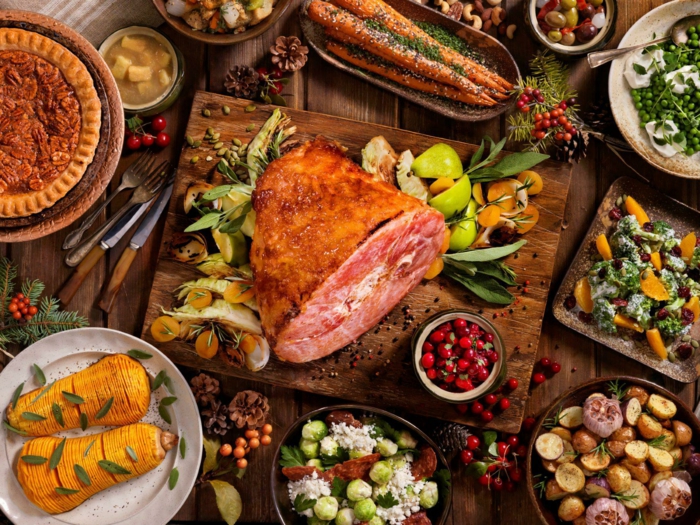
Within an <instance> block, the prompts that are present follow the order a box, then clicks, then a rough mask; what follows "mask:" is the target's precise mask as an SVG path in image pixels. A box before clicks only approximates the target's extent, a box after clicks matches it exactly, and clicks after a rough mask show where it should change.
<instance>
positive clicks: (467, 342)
mask: <svg viewBox="0 0 700 525" xmlns="http://www.w3.org/2000/svg"><path fill="white" fill-rule="evenodd" d="M459 346H461V347H462V348H471V346H472V340H471V339H469V338H468V337H462V338H461V339H460V340H459Z"/></svg>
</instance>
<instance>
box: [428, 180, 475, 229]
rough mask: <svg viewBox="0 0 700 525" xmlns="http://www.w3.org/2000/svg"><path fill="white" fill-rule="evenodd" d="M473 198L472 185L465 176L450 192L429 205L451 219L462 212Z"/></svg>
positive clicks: (447, 191) (443, 193)
mask: <svg viewBox="0 0 700 525" xmlns="http://www.w3.org/2000/svg"><path fill="white" fill-rule="evenodd" d="M471 197H472V184H471V182H470V181H469V177H468V176H467V175H465V176H464V177H462V178H461V179H459V180H458V181H457V183H456V184H455V185H454V186H452V187H451V188H450V189H449V190H445V191H443V192H442V193H440V194H439V195H437V196H435V197H433V198H432V199H430V200H429V201H428V204H430V206H432V207H433V208H435V209H436V210H437V211H439V212H440V213H442V214H443V215H444V216H445V219H449V218H450V217H452V216H453V215H454V214H455V213H458V212H460V211H462V210H463V209H464V208H466V207H467V205H468V204H469V199H471Z"/></svg>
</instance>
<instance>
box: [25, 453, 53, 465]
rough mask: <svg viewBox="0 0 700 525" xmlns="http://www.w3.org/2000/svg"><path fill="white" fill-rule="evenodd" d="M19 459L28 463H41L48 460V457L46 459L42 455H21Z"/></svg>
mask: <svg viewBox="0 0 700 525" xmlns="http://www.w3.org/2000/svg"><path fill="white" fill-rule="evenodd" d="M20 459H21V460H22V461H24V462H25V463H29V464H30V465H43V464H44V463H46V462H47V461H48V459H46V458H45V457H44V456H32V455H27V456H22V457H21V458H20Z"/></svg>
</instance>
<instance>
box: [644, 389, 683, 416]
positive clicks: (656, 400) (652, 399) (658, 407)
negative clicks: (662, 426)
mask: <svg viewBox="0 0 700 525" xmlns="http://www.w3.org/2000/svg"><path fill="white" fill-rule="evenodd" d="M647 408H648V409H649V411H650V412H651V413H652V415H654V416H655V417H657V418H659V419H671V418H672V417H673V416H675V415H676V412H677V411H678V409H677V408H676V404H675V403H674V402H673V401H671V400H670V399H666V398H665V397H662V396H659V395H657V394H652V395H651V396H649V401H648V403H647Z"/></svg>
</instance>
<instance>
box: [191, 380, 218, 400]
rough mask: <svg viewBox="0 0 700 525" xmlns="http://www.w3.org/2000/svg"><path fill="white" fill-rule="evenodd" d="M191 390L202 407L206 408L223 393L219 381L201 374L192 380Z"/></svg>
mask: <svg viewBox="0 0 700 525" xmlns="http://www.w3.org/2000/svg"><path fill="white" fill-rule="evenodd" d="M190 385H191V386H190V389H191V390H192V394H194V398H195V399H196V400H197V403H199V405H200V406H202V407H206V406H208V405H209V404H211V403H213V402H214V401H215V400H216V396H218V395H219V394H220V393H221V389H220V388H219V381H217V380H216V379H214V378H213V377H211V376H208V375H207V374H199V375H198V376H195V377H193V378H192V379H191V380H190Z"/></svg>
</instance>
